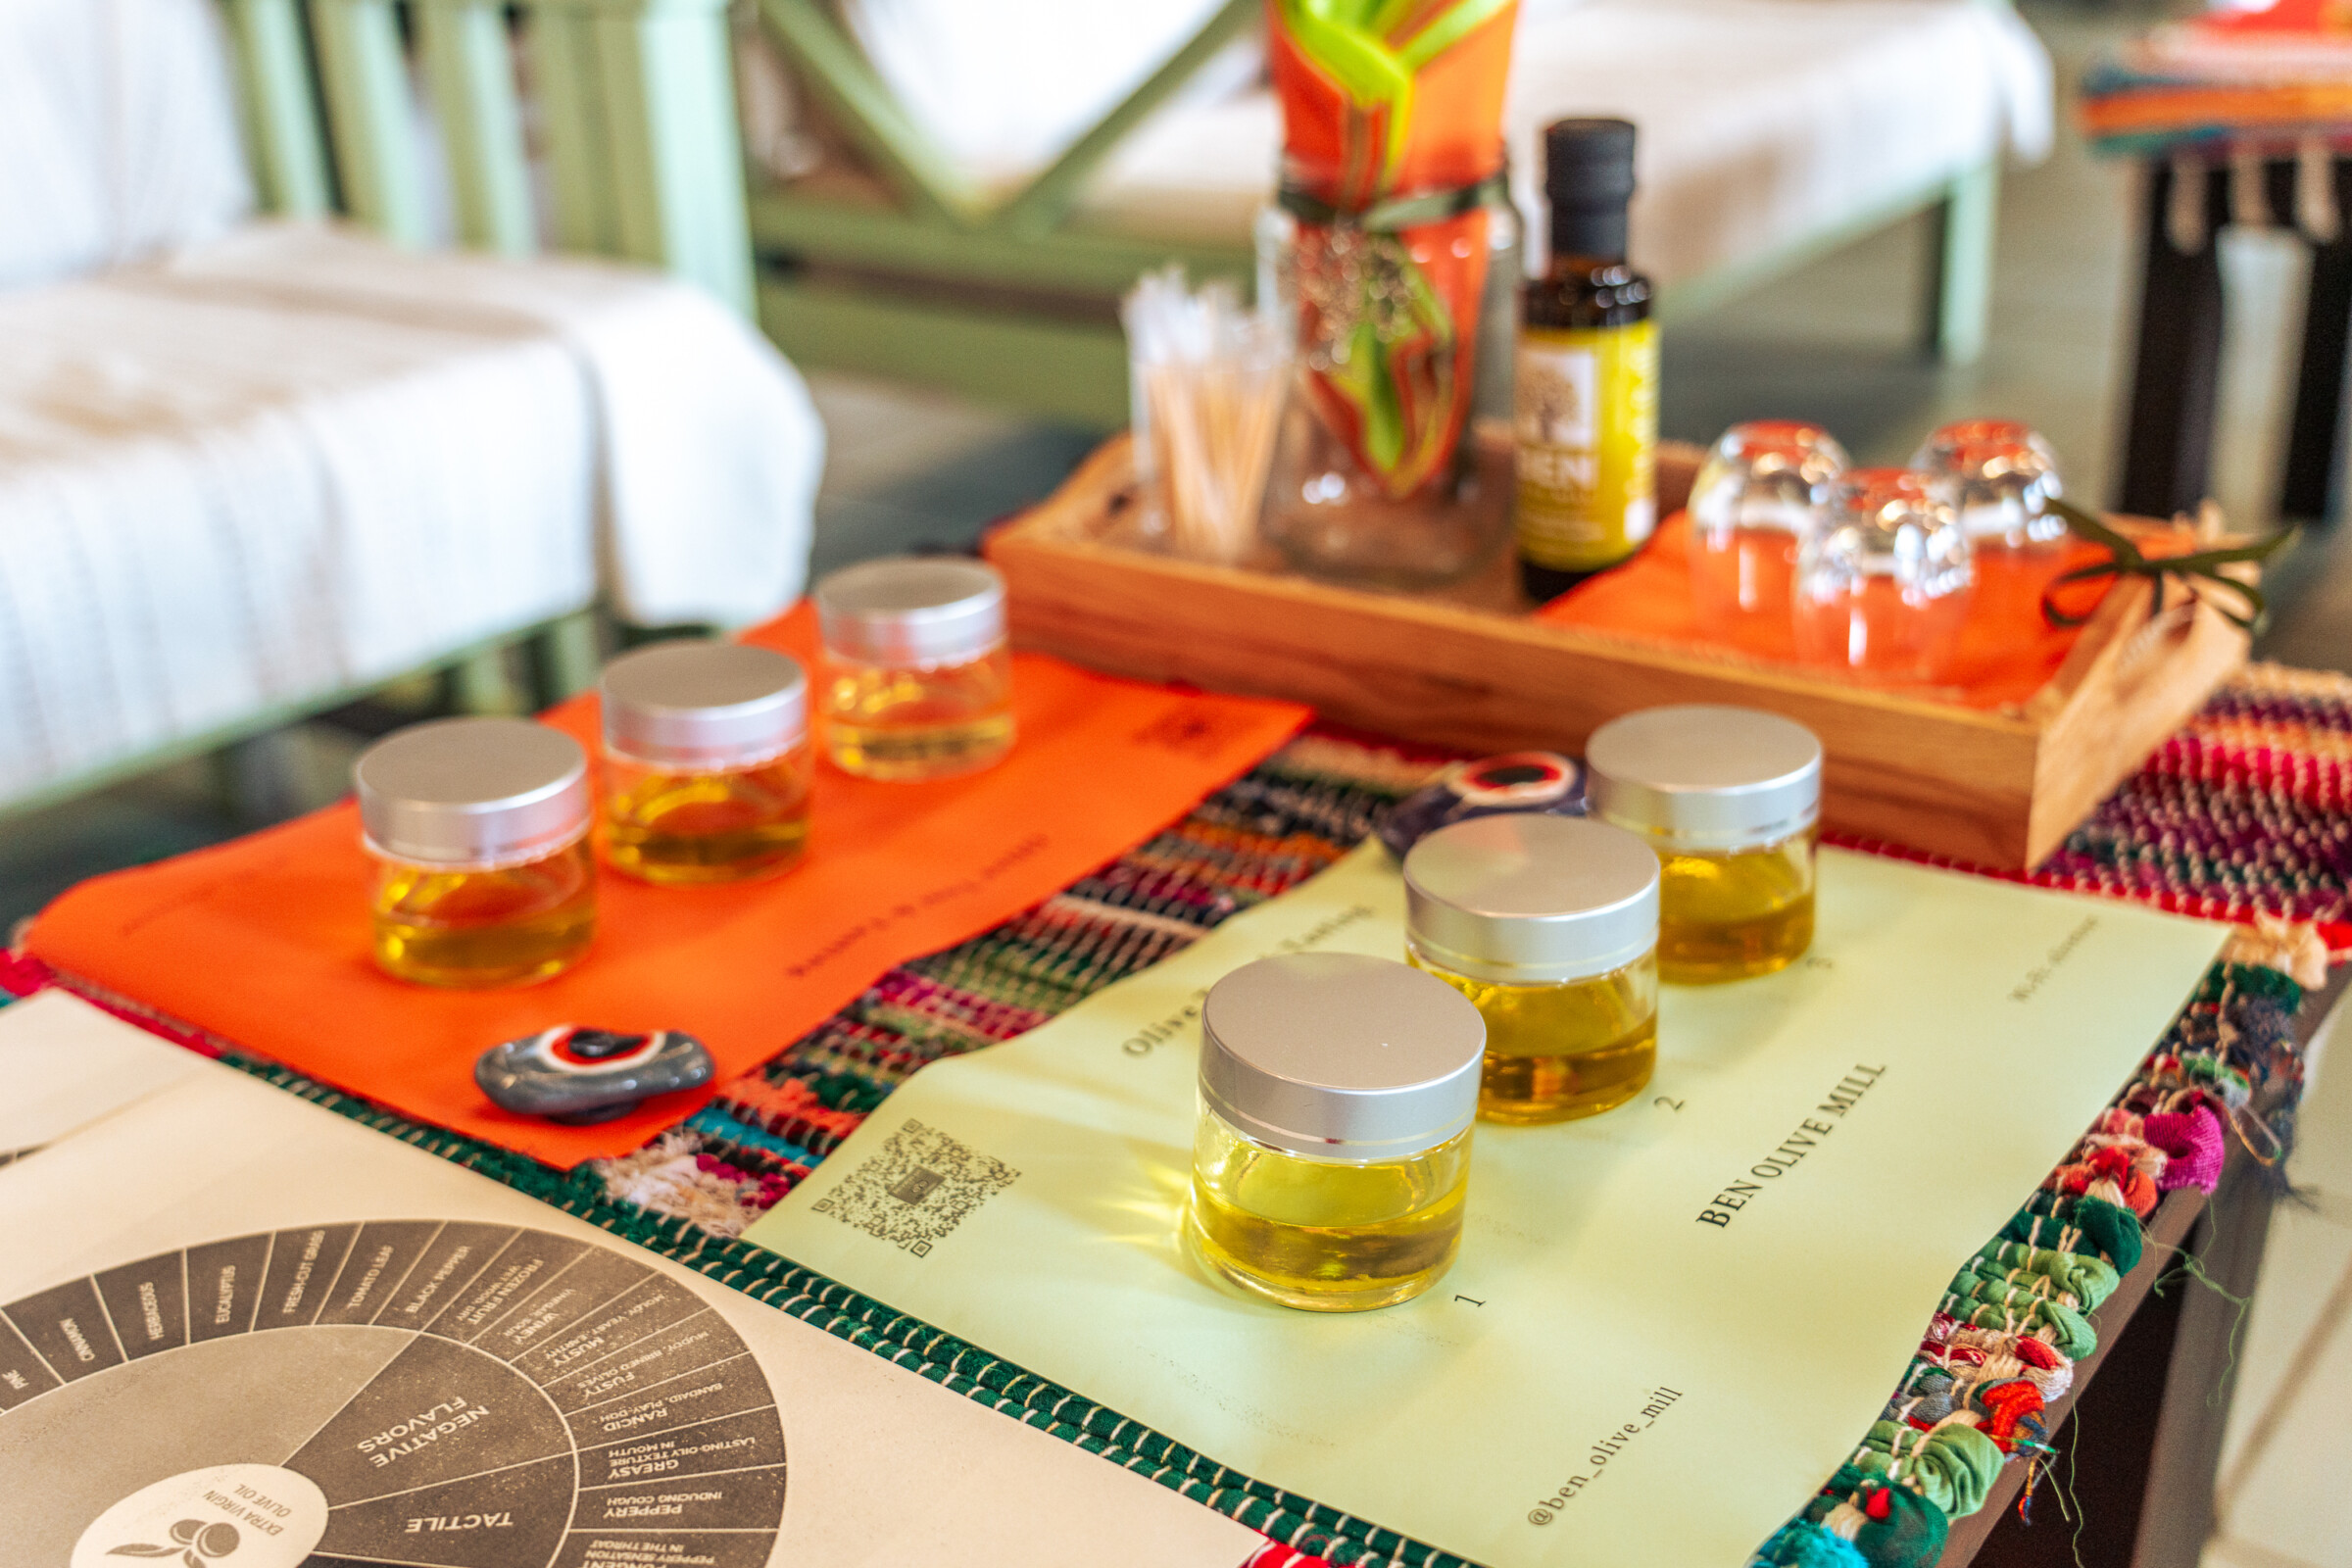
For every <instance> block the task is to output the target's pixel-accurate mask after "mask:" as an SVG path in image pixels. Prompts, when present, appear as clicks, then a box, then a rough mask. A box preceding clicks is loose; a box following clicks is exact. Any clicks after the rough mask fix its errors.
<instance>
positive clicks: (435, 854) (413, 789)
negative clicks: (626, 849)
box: [351, 718, 590, 870]
mask: <svg viewBox="0 0 2352 1568" xmlns="http://www.w3.org/2000/svg"><path fill="white" fill-rule="evenodd" d="M351 771H352V779H353V782H354V783H355V784H356V785H357V786H358V789H359V795H360V823H361V826H362V828H363V829H364V830H365V831H366V834H367V842H368V848H369V849H372V850H374V851H375V852H376V853H377V854H379V855H383V856H387V857H389V858H393V859H396V860H408V861H412V862H414V863H417V864H419V865H440V866H448V867H450V868H451V869H453V870H454V869H467V868H470V869H486V868H488V867H491V866H496V865H512V864H515V862H517V861H521V860H531V859H536V858H539V857H540V856H542V855H548V854H552V853H553V852H555V851H557V850H560V849H562V848H563V847H564V845H566V844H569V843H571V842H572V841H573V840H574V839H576V838H578V837H579V836H580V835H581V834H582V833H585V832H586V831H587V830H588V819H589V813H590V805H589V796H588V754H587V753H585V752H583V751H581V750H580V746H579V743H578V742H577V741H575V740H573V739H572V738H571V737H570V736H568V735H566V734H564V732H563V731H561V730H554V729H549V728H548V727H547V726H546V725H544V724H534V723H532V722H531V721H530V720H529V719H524V718H437V719H433V720H431V721H430V722H428V723H423V724H412V725H410V726H409V727H408V728H407V729H404V730H400V731H398V732H397V733H395V734H391V735H387V736H385V737H384V738H383V739H382V740H380V741H377V742H376V743H375V744H374V745H373V746H370V747H368V750H367V751H365V752H363V753H361V754H360V760H359V761H358V762H357V763H355V764H353V767H352V770H351Z"/></svg>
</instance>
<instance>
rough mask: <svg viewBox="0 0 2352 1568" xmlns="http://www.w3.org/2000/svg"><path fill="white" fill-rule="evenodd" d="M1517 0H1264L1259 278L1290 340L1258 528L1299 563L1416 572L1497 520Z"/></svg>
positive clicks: (1438, 573) (1478, 549) (1516, 239)
mask: <svg viewBox="0 0 2352 1568" xmlns="http://www.w3.org/2000/svg"><path fill="white" fill-rule="evenodd" d="M1517 9H1518V8H1517V0H1267V7H1266V10H1267V25H1268V46H1267V52H1268V58H1269V63H1270V66H1271V71H1272V75H1273V80H1274V86H1275V91H1276V93H1277V94H1278V95H1279V97H1280V99H1281V103H1282V113H1283V167H1282V192H1281V196H1280V198H1279V207H1278V209H1277V210H1276V211H1274V212H1272V213H1270V214H1269V215H1268V217H1267V220H1266V221H1264V222H1263V223H1261V225H1260V227H1259V235H1258V247H1259V249H1258V258H1259V282H1258V287H1259V293H1260V298H1271V299H1274V300H1276V301H1278V302H1279V305H1280V308H1281V310H1282V312H1283V313H1284V318H1285V319H1286V321H1287V322H1288V323H1289V325H1290V327H1291V329H1292V331H1293V332H1294V333H1295V339H1294V340H1295V342H1296V343H1297V345H1298V367H1297V370H1296V382H1295V385H1294V388H1293V393H1292V397H1291V400H1290V404H1289V406H1288V408H1287V409H1286V410H1285V413H1284V416H1283V420H1282V426H1281V431H1280V435H1279V438H1278V440H1277V443H1276V448H1275V455H1274V460H1273V472H1272V475H1271V478H1270V480H1269V484H1268V489H1267V494H1266V507H1265V514H1264V517H1263V521H1262V524H1261V526H1262V528H1263V531H1264V533H1265V535H1266V537H1267V538H1269V539H1271V540H1272V541H1273V542H1274V543H1275V544H1276V545H1277V546H1279V547H1280V548H1281V549H1282V550H1283V551H1284V552H1285V554H1287V555H1288V556H1289V557H1290V558H1291V560H1292V561H1293V562H1294V563H1295V564H1297V565H1299V567H1300V568H1301V569H1303V570H1307V571H1311V572H1315V573H1318V574H1321V575H1326V576H1333V577H1340V578H1346V579H1355V580H1366V581H1373V582H1383V583H1389V584H1392V585H1396V586H1417V585H1425V584H1431V583H1437V582H1444V581H1447V580H1450V579H1452V578H1456V577H1459V576H1462V575H1464V574H1466V573H1468V572H1470V571H1472V570H1475V569H1476V568H1477V567H1478V566H1479V565H1481V564H1484V563H1485V562H1486V561H1487V560H1489V559H1490V558H1491V557H1492V556H1493V555H1494V553H1495V550H1496V549H1497V548H1498V547H1499V546H1500V544H1501V543H1502V540H1503V539H1504V537H1505V536H1506V535H1507V533H1508V530H1509V520H1510V515H1509V508H1510V493H1511V457H1510V431H1509V411H1510V372H1511V364H1510V348H1509V345H1510V340H1511V332H1512V305H1513V301H1514V300H1515V297H1516V293H1517V285H1518V280H1519V276H1518V274H1519V267H1518V257H1519V246H1520V236H1521V230H1520V224H1519V221H1518V215H1517V213H1516V212H1515V211H1514V210H1513V209H1512V207H1511V205H1510V198H1509V194H1508V188H1507V185H1506V183H1505V181H1504V179H1503V153H1502V130H1501V124H1502V95H1503V88H1504V84H1505V80H1506V78H1507V76H1508V74H1509V72H1510V58H1511V33H1512V28H1513V24H1514V22H1515V21H1516V17H1517Z"/></svg>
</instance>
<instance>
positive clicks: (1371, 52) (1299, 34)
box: [1281, 0, 1413, 110]
mask: <svg viewBox="0 0 2352 1568" xmlns="http://www.w3.org/2000/svg"><path fill="white" fill-rule="evenodd" d="M1281 6H1282V21H1283V25H1285V26H1286V27H1288V28H1289V29H1290V33H1291V37H1292V39H1293V40H1294V41H1295V42H1296V43H1297V44H1298V45H1299V52H1300V53H1302V54H1304V55H1305V56H1306V57H1307V59H1309V60H1311V61H1313V62H1314V63H1315V64H1316V65H1317V66H1319V67H1320V68H1322V70H1323V71H1324V73H1326V74H1328V75H1329V76H1330V77H1331V79H1332V80H1334V81H1336V82H1338V83H1339V84H1340V87H1341V89H1342V90H1343V91H1345V92H1346V93H1347V94H1348V97H1349V98H1351V99H1353V100H1354V101H1355V103H1356V105H1357V106H1358V107H1360V108H1363V109H1367V110H1369V109H1378V108H1381V107H1384V106H1392V105H1394V104H1395V102H1396V100H1397V96H1398V95H1399V94H1400V93H1404V92H1407V91H1410V90H1411V87H1412V79H1413V78H1412V73H1411V72H1409V71H1406V70H1405V69H1404V67H1403V66H1402V65H1400V64H1399V63H1398V62H1397V56H1396V54H1395V52H1394V51H1392V50H1391V49H1390V48H1389V47H1388V46H1387V45H1386V44H1384V43H1382V42H1381V41H1380V40H1379V39H1378V38H1376V37H1373V36H1370V35H1368V34H1366V33H1365V32H1363V31H1362V30H1360V28H1358V27H1356V26H1351V25H1348V23H1346V22H1342V21H1340V20H1338V19H1336V18H1334V17H1332V16H1329V15H1327V14H1326V12H1327V11H1328V10H1329V9H1330V8H1329V7H1328V6H1327V5H1324V6H1318V5H1317V4H1316V3H1315V0H1281Z"/></svg>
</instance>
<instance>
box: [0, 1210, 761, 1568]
mask: <svg viewBox="0 0 2352 1568" xmlns="http://www.w3.org/2000/svg"><path fill="white" fill-rule="evenodd" d="M0 1496H5V1497H6V1498H7V1499H8V1514H9V1518H8V1522H7V1524H6V1527H5V1529H6V1533H7V1535H8V1537H9V1541H10V1544H9V1549H8V1552H7V1556H8V1559H9V1560H10V1561H11V1562H22V1563H25V1564H28V1565H30V1564H40V1565H44V1568H46V1565H49V1564H57V1565H60V1568H100V1565H104V1568H123V1565H124V1564H126V1563H130V1562H135V1561H138V1560H141V1559H153V1560H155V1561H157V1562H160V1563H164V1564H166V1565H167V1568H361V1565H368V1568H378V1565H396V1568H764V1565H765V1564H766V1562H767V1561H768V1559H769V1557H770V1555H771V1554H772V1552H773V1549H774V1545H775V1540H776V1532H777V1529H778V1526H779V1524H780V1522H781V1520H782V1517H783V1512H784V1431H783V1426H782V1423H781V1421H780V1420H779V1418H778V1414H777V1410H776V1402H775V1396H774V1394H773V1393H772V1391H771V1390H770V1388H769V1386H768V1383H767V1379H766V1377H765V1375H764V1374H763V1373H762V1372H761V1370H760V1365H759V1362H758V1361H757V1360H756V1359H755V1358H754V1357H753V1355H752V1352H751V1350H750V1349H749V1348H748V1347H746V1346H745V1345H744V1343H743V1341H742V1340H741V1339H740V1338H739V1337H737V1335H736V1334H735V1332H734V1330H733V1329H732V1328H730V1327H729V1326H728V1325H727V1323H726V1322H725V1321H724V1320H723V1319H722V1318H721V1317H720V1316H719V1314H718V1313H717V1312H716V1311H715V1310H714V1309H712V1308H711V1306H709V1305H708V1304H706V1303H705V1302H704V1301H703V1300H702V1299H701V1298H700V1297H698V1296H696V1295H694V1294H693V1293H692V1292H690V1291H689V1290H687V1289H686V1288H685V1287H684V1286H682V1285H680V1284H678V1283H677V1282H676V1281H674V1280H672V1279H670V1278H669V1277H668V1276H666V1275H664V1274H662V1273H661V1272H660V1271H658V1270H656V1269H654V1268H652V1267H650V1266H648V1265H647V1264H645V1263H643V1262H640V1261H638V1260H636V1259H634V1258H632V1257H629V1256H627V1255H625V1254H623V1253H621V1252H618V1251H615V1250H612V1249H609V1248H605V1247H600V1246H597V1245H596V1244H594V1243H592V1242H586V1241H581V1240H578V1239H576V1238H572V1237H566V1236H557V1235H552V1234H550V1233H548V1232H544V1231H537V1230H530V1229H523V1228H518V1227H515V1226H509V1225H488V1224H476V1223H469V1222H465V1221H457V1220H448V1221H443V1220H430V1219H420V1220H389V1221H370V1222H368V1223H366V1224H322V1225H316V1226H311V1227H307V1228H304V1229H299V1230H286V1231H276V1232H272V1233H265V1234H262V1235H257V1236H240V1237H236V1238H233V1239H230V1240H227V1241H219V1242H211V1243H207V1244H205V1245H202V1246H196V1247H189V1248H186V1249H183V1250H179V1251H172V1252H165V1253H162V1254H160V1255H158V1256H155V1257H148V1258H142V1259H140V1260H138V1261H137V1262H132V1263H125V1264H123V1265H122V1266H121V1267H118V1268H110V1269H106V1270H103V1271H101V1272H99V1273H96V1274H91V1275H87V1276H84V1277H83V1278H80V1279H76V1280H73V1281H70V1282H68V1283H66V1284H63V1285H58V1286H55V1287H52V1288H50V1289H48V1290H45V1291H41V1292H39V1293H38V1294H36V1295H32V1296H28V1297H25V1298H24V1299H21V1300H17V1301H13V1302H11V1303H9V1304H8V1305H7V1306H5V1307H0Z"/></svg>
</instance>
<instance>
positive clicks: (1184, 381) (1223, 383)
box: [1121, 267, 1290, 564]
mask: <svg viewBox="0 0 2352 1568" xmlns="http://www.w3.org/2000/svg"><path fill="white" fill-rule="evenodd" d="M1121 316H1122V317H1123V318H1124V319H1125V321H1126V323H1127V352H1128V367H1129V374H1130V377H1131V382H1130V386H1131V396H1132V399H1133V405H1134V407H1133V419H1134V430H1135V464H1136V478H1137V481H1138V484H1139V486H1140V488H1141V489H1142V491H1143V494H1144V496H1145V498H1146V499H1145V505H1146V522H1145V526H1146V527H1147V529H1149V530H1150V531H1151V533H1152V535H1153V537H1154V539H1155V542H1157V543H1158V544H1160V545H1161V546H1162V547H1163V548H1165V549H1166V550H1168V551H1169V552H1170V553H1172V554H1175V555H1179V556H1184V557H1187V558H1189V559H1192V560H1195V561H1209V562H1219V563H1223V564H1233V563H1236V562H1239V561H1241V560H1243V559H1245V558H1246V557H1247V556H1249V555H1250V552H1251V550H1252V549H1253V548H1255V546H1256V544H1257V538H1258V534H1257V517H1258V506H1259V503H1260V501H1261V500H1262V499H1263V497H1264V494H1265V488H1266V470H1267V467H1268V466H1269V465H1270V464H1271V463H1272V462H1273V458H1274V437H1275V432H1276V429H1277V426H1278V424H1279V422H1280V419H1281V416H1282V406H1283V397H1284V393H1285V390H1286V388H1287V387H1288V384H1289V371H1290V356H1289V353H1288V350H1287V346H1286V339H1285V336H1284V334H1283V332H1282V330H1281V328H1280V327H1279V325H1278V324H1277V322H1276V320H1275V319H1273V318H1272V317H1270V316H1268V315H1267V314H1265V313H1262V312H1253V311H1248V310H1244V309H1243V308H1242V303H1241V297H1240V295H1239V294H1238V293H1237V292H1236V291H1235V290H1234V288H1233V287H1232V285H1230V284H1227V283H1221V282H1212V283H1209V284H1206V285H1204V286H1203V287H1202V288H1201V289H1200V290H1199V291H1198V292H1195V291H1193V290H1191V289H1188V288H1187V287H1186V286H1185V280H1184V270H1183V269H1181V268H1173V267H1172V268H1168V269H1166V270H1163V271H1158V272H1152V273H1149V274H1147V275H1146V276H1145V277H1144V278H1143V279H1142V280H1141V281H1140V282H1138V283H1137V284H1136V286H1135V292H1134V293H1132V294H1130V295H1128V296H1127V301H1126V304H1125V306H1124V308H1123V309H1122V311H1121Z"/></svg>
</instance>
